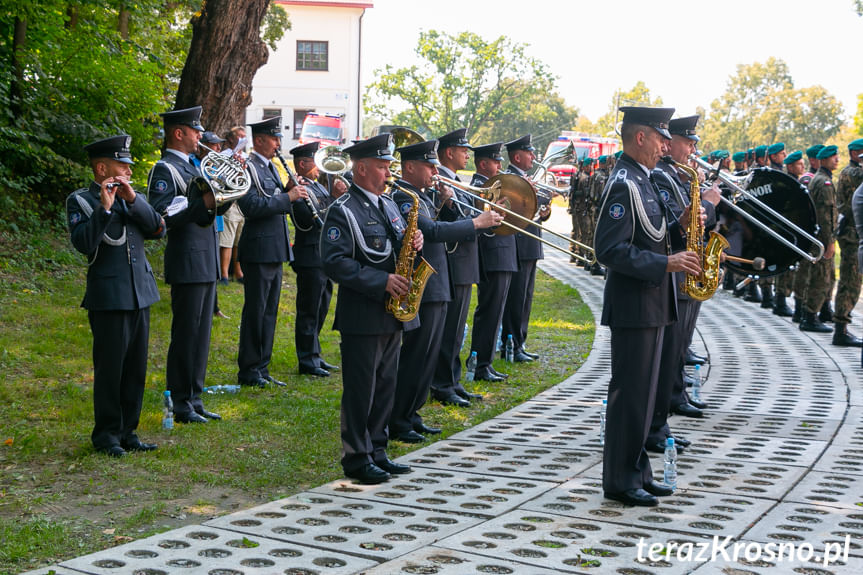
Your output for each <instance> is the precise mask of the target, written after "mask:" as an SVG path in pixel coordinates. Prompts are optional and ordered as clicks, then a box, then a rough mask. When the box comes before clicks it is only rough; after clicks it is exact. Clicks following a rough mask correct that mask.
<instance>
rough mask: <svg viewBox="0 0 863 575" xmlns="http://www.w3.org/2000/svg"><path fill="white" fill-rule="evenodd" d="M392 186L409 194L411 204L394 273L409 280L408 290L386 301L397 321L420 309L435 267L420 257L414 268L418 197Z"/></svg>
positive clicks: (415, 313) (411, 317) (406, 318)
mask: <svg viewBox="0 0 863 575" xmlns="http://www.w3.org/2000/svg"><path fill="white" fill-rule="evenodd" d="M391 185H392V186H393V187H394V188H398V189H399V190H401V191H402V192H404V193H405V194H407V195H408V196H410V198H411V201H412V202H413V206H411V210H410V212H409V213H408V215H407V227H406V228H405V235H404V238H403V239H402V249H401V250H400V251H399V257H398V259H397V260H396V273H397V274H398V275H400V276H402V277H404V278H408V279H409V280H410V281H411V285H410V287H409V288H408V292H407V293H406V294H405V295H403V296H399V297H395V296H390V299H389V301H387V311H388V312H390V313H392V314H393V316H394V317H395V318H396V319H397V320H399V321H403V322H404V321H410V320H412V319H413V318H415V317H416V316H417V312H418V311H419V309H420V301H422V298H423V292H424V291H425V289H426V282H428V279H429V277H431V275H432V274H433V273H437V272H436V271H435V269H434V268H433V267H432V266H431V264H429V263H428V262H427V261H426V260H425V259H424V258H422V257H420V262H419V264H418V265H417V267H416V269H414V259H416V253H417V251H416V250H415V249H414V246H413V237H414V233H415V232H416V230H417V219H418V218H419V209H420V199H419V196H417V195H416V194H415V193H414V192H412V191H411V190H409V189H407V188H404V187H402V186H399V185H398V184H391Z"/></svg>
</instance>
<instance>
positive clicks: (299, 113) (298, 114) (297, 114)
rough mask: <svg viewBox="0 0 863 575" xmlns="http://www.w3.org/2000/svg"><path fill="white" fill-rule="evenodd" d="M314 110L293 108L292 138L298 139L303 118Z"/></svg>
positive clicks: (301, 129)
mask: <svg viewBox="0 0 863 575" xmlns="http://www.w3.org/2000/svg"><path fill="white" fill-rule="evenodd" d="M309 112H314V110H294V139H295V140H299V139H300V134H301V133H302V132H303V120H305V119H306V114H308V113H309Z"/></svg>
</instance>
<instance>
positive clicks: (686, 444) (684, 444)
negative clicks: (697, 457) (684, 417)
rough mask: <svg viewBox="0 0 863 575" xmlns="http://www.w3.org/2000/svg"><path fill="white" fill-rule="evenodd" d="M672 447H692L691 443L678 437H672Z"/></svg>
mask: <svg viewBox="0 0 863 575" xmlns="http://www.w3.org/2000/svg"><path fill="white" fill-rule="evenodd" d="M674 445H677V446H679V447H689V446H690V445H692V442H691V441H689V440H688V439H686V438H685V437H680V436H679V435H675V436H674Z"/></svg>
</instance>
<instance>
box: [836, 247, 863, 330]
mask: <svg viewBox="0 0 863 575" xmlns="http://www.w3.org/2000/svg"><path fill="white" fill-rule="evenodd" d="M857 244H858V242H857V235H856V234H854V235H853V236H852V238H845V237H844V236H843V237H841V238H839V249H840V250H841V253H840V255H839V285H838V286H836V302H835V305H834V307H833V310H834V311H833V321H834V322H835V323H851V312H852V311H853V310H854V305H855V304H856V303H857V300H858V299H859V298H860V269H859V268H858V267H857Z"/></svg>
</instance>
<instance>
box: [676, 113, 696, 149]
mask: <svg viewBox="0 0 863 575" xmlns="http://www.w3.org/2000/svg"><path fill="white" fill-rule="evenodd" d="M700 117H701V116H699V115H698V114H696V115H695V116H686V117H685V118H675V119H673V120H670V121H669V122H668V131H669V132H670V133H671V134H676V135H678V136H683V137H685V138H689V139H690V140H692V141H695V142H700V141H701V138H699V137H698V136H697V135H696V134H695V126H696V125H697V124H698V118H700Z"/></svg>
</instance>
